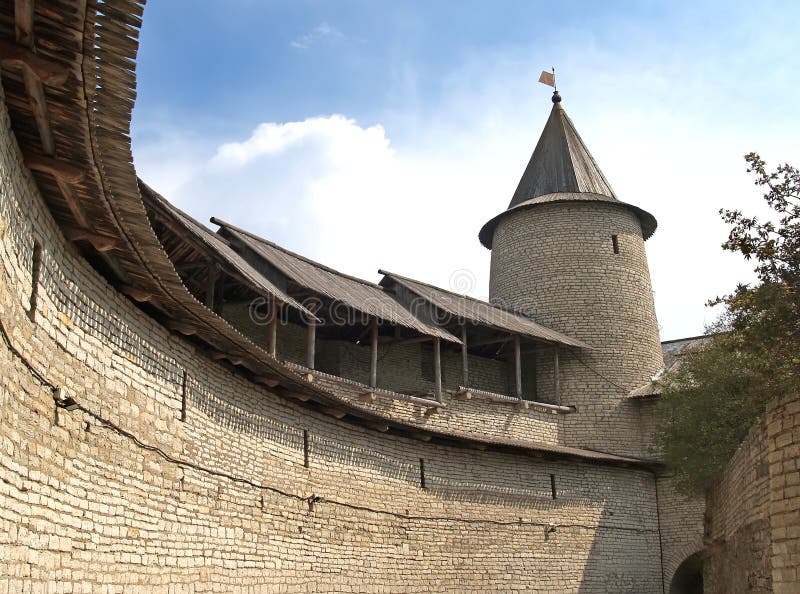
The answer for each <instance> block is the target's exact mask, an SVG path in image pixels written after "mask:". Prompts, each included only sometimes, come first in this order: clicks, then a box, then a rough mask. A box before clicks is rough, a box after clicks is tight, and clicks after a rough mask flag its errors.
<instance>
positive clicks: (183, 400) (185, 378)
mask: <svg viewBox="0 0 800 594" xmlns="http://www.w3.org/2000/svg"><path fill="white" fill-rule="evenodd" d="M188 383H189V374H188V373H187V372H186V370H185V369H184V370H183V382H181V421H186V391H187V385H188Z"/></svg>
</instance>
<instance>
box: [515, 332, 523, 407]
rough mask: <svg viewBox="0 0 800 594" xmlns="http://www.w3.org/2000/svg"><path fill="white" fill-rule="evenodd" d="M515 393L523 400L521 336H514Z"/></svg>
mask: <svg viewBox="0 0 800 594" xmlns="http://www.w3.org/2000/svg"><path fill="white" fill-rule="evenodd" d="M514 392H515V395H516V397H517V398H519V399H520V400H522V354H521V353H520V339H519V334H515V335H514Z"/></svg>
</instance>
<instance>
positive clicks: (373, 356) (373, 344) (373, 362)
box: [369, 316, 378, 388]
mask: <svg viewBox="0 0 800 594" xmlns="http://www.w3.org/2000/svg"><path fill="white" fill-rule="evenodd" d="M369 332H370V341H369V342H370V360H369V387H370V388H376V387H378V318H376V317H375V316H373V317H372V319H371V320H370V323H369Z"/></svg>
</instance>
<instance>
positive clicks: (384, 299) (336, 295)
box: [211, 218, 461, 344]
mask: <svg viewBox="0 0 800 594" xmlns="http://www.w3.org/2000/svg"><path fill="white" fill-rule="evenodd" d="M211 220H212V222H213V223H215V224H217V225H219V226H220V231H219V232H220V234H221V235H222V236H223V237H226V238H228V239H230V240H231V241H233V242H235V243H238V244H239V245H241V246H244V247H246V248H247V249H249V250H250V251H251V252H252V253H254V254H256V255H257V256H258V257H259V258H263V260H264V261H265V262H267V263H268V264H269V265H271V266H273V267H275V268H276V269H277V270H278V271H279V272H280V273H281V274H283V275H285V276H286V277H288V278H290V279H292V280H293V281H294V282H295V283H297V284H299V285H300V286H303V287H306V288H307V289H309V290H311V291H313V292H314V293H317V294H319V295H323V296H325V297H327V298H329V299H331V300H333V301H337V302H340V303H343V304H345V305H347V306H348V307H351V308H352V309H354V310H356V311H359V312H362V313H365V314H367V315H369V316H374V317H376V318H379V319H381V320H385V321H387V322H391V323H393V324H399V325H401V326H405V327H406V328H409V329H411V330H414V331H416V332H419V333H420V334H424V335H428V336H434V337H437V338H441V339H442V340H446V341H449V342H453V343H457V344H460V342H461V341H460V340H459V339H458V338H456V337H455V336H453V335H452V334H450V333H449V332H448V331H447V330H444V329H443V328H439V327H437V326H435V325H432V324H428V323H425V322H423V321H422V320H420V319H419V318H417V317H415V316H414V315H413V314H412V313H411V312H409V311H408V310H407V309H405V308H404V307H403V306H402V305H401V304H400V303H399V302H398V301H397V300H396V299H394V297H392V296H391V295H390V294H389V293H387V292H386V291H384V289H383V287H382V286H380V285H376V284H374V283H370V282H368V281H365V280H363V279H360V278H356V277H354V276H350V275H347V274H343V273H341V272H338V271H336V270H333V269H332V268H328V267H327V266H324V265H322V264H320V263H318V262H314V261H313V260H309V259H308V258H305V257H303V256H300V255H298V254H295V253H294V252H291V251H289V250H287V249H285V248H283V247H281V246H279V245H277V244H275V243H272V242H271V241H267V240H266V239H263V238H261V237H258V236H257V235H254V234H252V233H249V232H248V231H244V230H243V229H240V228H238V227H235V226H233V225H231V224H230V223H226V222H225V221H221V220H220V219H217V218H213V219H211Z"/></svg>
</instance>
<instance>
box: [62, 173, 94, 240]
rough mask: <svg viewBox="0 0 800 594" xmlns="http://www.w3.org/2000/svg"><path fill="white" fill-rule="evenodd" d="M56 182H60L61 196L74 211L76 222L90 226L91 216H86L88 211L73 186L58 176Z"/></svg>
mask: <svg viewBox="0 0 800 594" xmlns="http://www.w3.org/2000/svg"><path fill="white" fill-rule="evenodd" d="M56 184H58V189H59V190H60V191H61V197H62V198H63V199H64V202H65V203H66V204H67V208H69V211H70V212H71V213H72V216H73V218H74V219H75V222H76V223H78V225H80V226H81V227H86V228H89V227H90V225H89V218H88V217H87V216H86V212H85V211H84V210H83V207H82V206H81V204H80V202H79V201H78V198H77V197H76V196H75V192H74V191H73V190H72V186H70V185H69V184H68V183H67V182H65V181H64V180H63V179H61V178H60V177H57V178H56Z"/></svg>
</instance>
